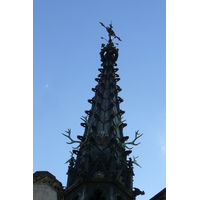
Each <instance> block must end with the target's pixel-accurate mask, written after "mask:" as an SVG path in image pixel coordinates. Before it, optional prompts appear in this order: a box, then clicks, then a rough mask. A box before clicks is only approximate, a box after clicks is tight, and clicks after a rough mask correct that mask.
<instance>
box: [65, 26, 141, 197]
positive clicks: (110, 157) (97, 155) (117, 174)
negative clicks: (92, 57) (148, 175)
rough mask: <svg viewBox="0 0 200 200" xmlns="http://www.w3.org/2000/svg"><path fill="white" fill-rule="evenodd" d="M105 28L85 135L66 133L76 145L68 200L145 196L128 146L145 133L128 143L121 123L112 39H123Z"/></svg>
mask: <svg viewBox="0 0 200 200" xmlns="http://www.w3.org/2000/svg"><path fill="white" fill-rule="evenodd" d="M100 23H101V22H100ZM101 25H102V26H104V24H103V23H101ZM104 27H105V28H106V30H107V32H108V35H109V40H108V43H107V44H102V46H101V51H100V59H101V68H99V69H98V70H99V72H100V74H99V75H98V77H97V78H96V79H95V80H96V81H97V85H96V87H94V88H92V90H93V91H94V97H93V98H92V99H89V100H88V102H89V103H90V104H91V109H90V110H86V111H85V113H86V117H82V120H83V123H81V126H83V127H84V134H83V136H80V135H78V136H77V138H78V140H73V139H72V137H71V130H70V129H68V130H67V131H65V132H66V134H63V135H65V136H66V137H67V138H68V139H69V140H70V142H68V144H72V143H74V144H77V146H76V147H74V148H73V153H72V156H71V158H70V159H69V160H68V162H69V169H68V172H67V174H68V180H67V187H66V189H65V190H64V191H63V198H64V199H65V200H134V199H136V196H137V195H140V194H141V195H143V194H144V191H140V190H139V189H138V188H134V187H133V176H134V172H133V164H137V162H136V160H135V159H133V160H132V159H131V158H129V159H128V158H127V156H128V155H129V154H130V153H131V152H132V151H131V150H130V148H129V147H128V146H127V145H138V144H139V143H138V144H136V143H135V142H136V140H137V139H138V138H139V137H140V136H141V135H142V134H139V133H138V131H136V133H135V139H134V140H133V141H132V142H127V140H128V138H129V137H128V136H124V135H123V129H124V127H125V126H126V125H127V124H126V123H124V121H123V120H122V118H123V114H124V113H125V112H124V111H123V110H121V109H120V103H122V102H123V99H122V98H121V97H119V96H118V93H119V92H120V91H121V88H120V87H119V86H118V85H117V83H118V81H119V80H120V78H119V75H118V74H117V73H116V72H117V71H118V68H117V67H116V66H117V63H116V61H117V59H118V51H119V50H118V48H116V46H115V45H114V43H113V41H112V38H117V39H118V40H120V41H121V39H120V38H119V37H117V36H116V35H115V33H114V31H113V30H112V28H113V27H112V25H111V24H110V27H106V26H104Z"/></svg>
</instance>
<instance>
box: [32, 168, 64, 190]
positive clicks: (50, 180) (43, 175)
mask: <svg viewBox="0 0 200 200" xmlns="http://www.w3.org/2000/svg"><path fill="white" fill-rule="evenodd" d="M33 184H46V185H49V186H51V187H53V188H55V189H56V190H62V183H60V182H59V181H58V180H57V179H56V178H55V176H53V175H52V174H50V173H49V172H36V173H35V174H34V176H33Z"/></svg>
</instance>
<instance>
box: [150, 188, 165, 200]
mask: <svg viewBox="0 0 200 200" xmlns="http://www.w3.org/2000/svg"><path fill="white" fill-rule="evenodd" d="M150 200H166V188H164V189H163V190H161V191H160V192H159V193H158V194H156V195H155V196H153V197H152V198H151V199H150Z"/></svg>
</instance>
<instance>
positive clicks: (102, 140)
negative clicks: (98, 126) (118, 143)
mask: <svg viewBox="0 0 200 200" xmlns="http://www.w3.org/2000/svg"><path fill="white" fill-rule="evenodd" d="M108 137H109V136H108V134H107V133H105V131H100V132H99V134H97V138H98V142H97V143H98V144H108V141H106V138H108Z"/></svg>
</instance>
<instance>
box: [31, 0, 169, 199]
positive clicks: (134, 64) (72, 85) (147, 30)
mask: <svg viewBox="0 0 200 200" xmlns="http://www.w3.org/2000/svg"><path fill="white" fill-rule="evenodd" d="M165 4H166V2H165V1H164V0H163V1H162V0H154V1H147V0H142V1H133V0H131V1H130V0H129V1H123V2H122V1H109V2H108V1H96V2H94V1H87V0H86V1H53V0H48V1H47V0H46V1H38V0H34V2H33V172H35V171H37V170H47V171H49V172H50V173H52V174H54V175H55V176H56V178H57V179H58V180H59V181H61V182H62V184H63V185H64V186H65V185H66V182H67V176H66V172H67V170H68V165H66V164H64V163H65V161H66V160H68V159H69V157H70V153H69V151H71V150H72V146H71V145H67V144H66V138H65V137H64V136H63V135H62V134H61V133H64V131H65V130H67V129H68V128H71V130H72V135H73V137H74V138H76V135H82V134H83V132H84V129H83V128H82V127H81V126H80V123H81V119H80V117H81V116H85V110H89V109H90V108H91V107H90V106H91V104H89V103H88V102H87V100H88V99H90V98H92V97H93V96H94V93H93V92H92V90H91V88H93V87H95V86H96V85H97V82H96V81H95V80H94V79H95V78H97V76H98V74H99V71H98V68H99V67H100V65H101V62H100V56H99V52H100V47H101V43H102V42H103V43H104V42H105V41H104V40H102V39H101V38H100V37H101V36H103V37H104V38H108V35H107V32H106V30H105V29H104V28H103V27H102V26H101V25H100V24H99V22H100V21H101V22H103V23H104V24H105V25H109V23H110V22H111V20H112V25H113V27H114V28H113V29H114V31H115V33H116V35H118V36H119V37H120V38H121V39H122V42H119V45H118V48H119V58H118V61H117V64H118V68H119V71H118V74H119V76H120V78H121V80H120V81H119V82H118V85H119V86H120V87H121V88H122V91H121V92H120V93H119V96H120V97H121V98H123V99H124V102H123V103H121V104H120V108H121V109H122V110H124V111H125V114H124V119H125V120H126V122H127V124H128V125H127V127H126V128H125V129H124V135H125V136H127V135H128V136H129V139H130V140H131V139H133V137H134V132H135V131H136V130H138V129H139V130H140V132H141V133H143V134H144V135H143V136H142V137H141V138H140V141H141V144H140V145H139V146H137V147H134V148H133V152H132V154H131V156H133V155H134V156H139V157H138V163H139V164H140V165H141V166H142V168H139V167H137V166H135V167H134V173H135V177H134V183H133V184H134V187H138V188H140V189H141V190H144V191H145V193H146V195H144V196H140V197H138V199H141V200H143V199H149V198H151V197H152V196H154V195H155V194H156V193H158V192H159V191H160V190H162V189H163V188H164V187H166V5H165ZM116 42H117V40H116Z"/></svg>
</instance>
